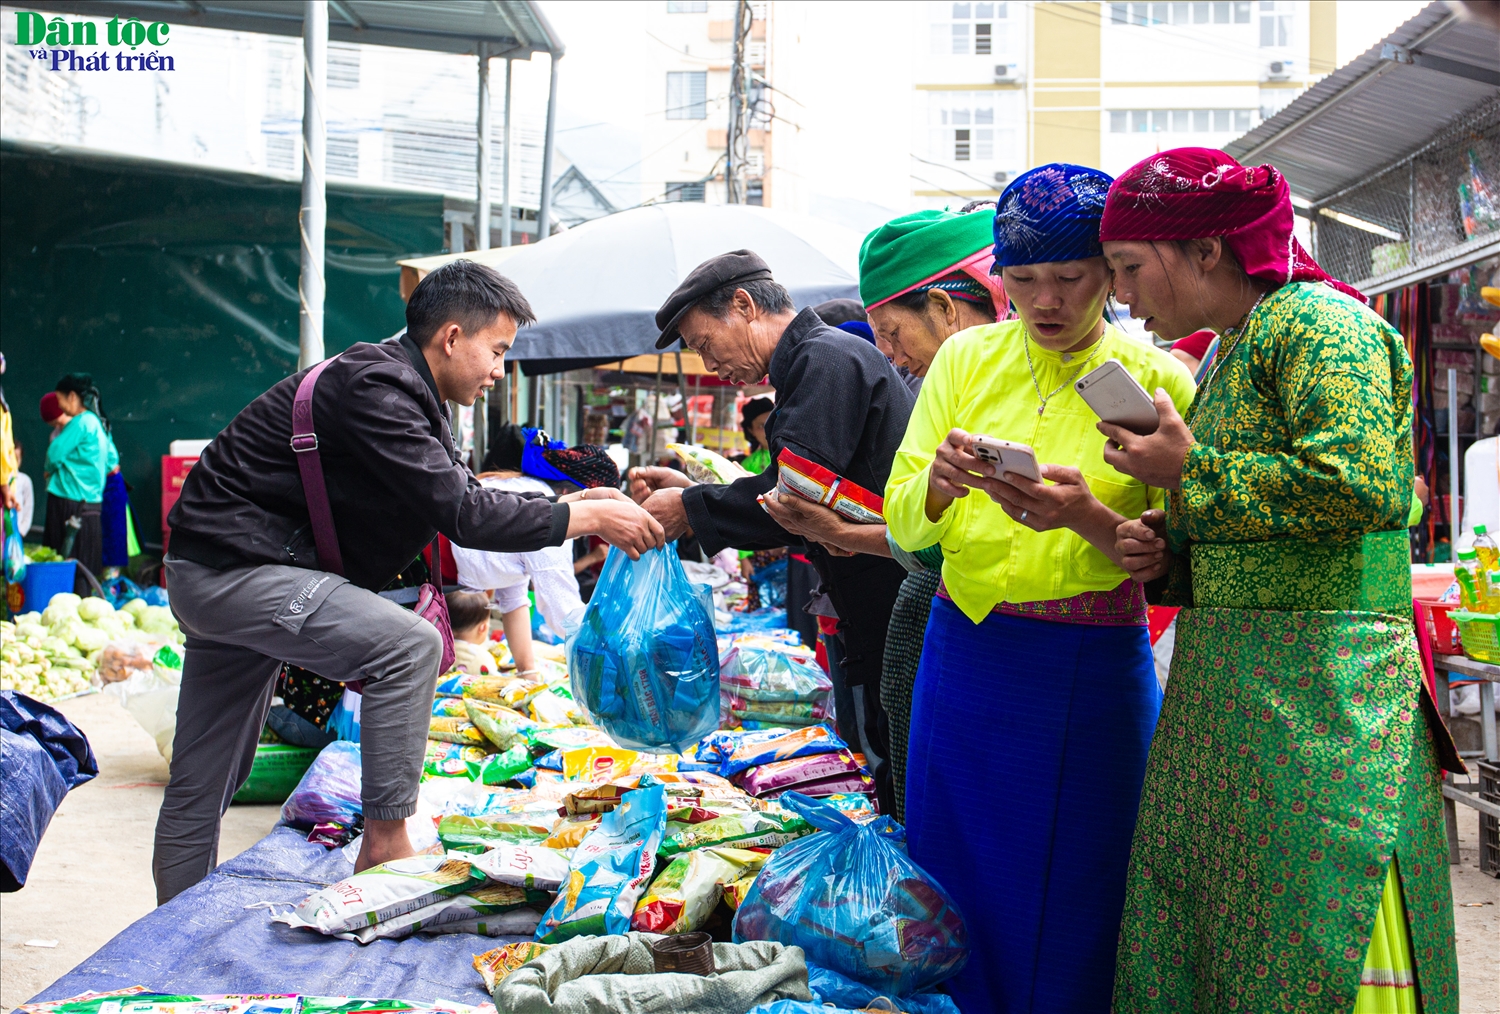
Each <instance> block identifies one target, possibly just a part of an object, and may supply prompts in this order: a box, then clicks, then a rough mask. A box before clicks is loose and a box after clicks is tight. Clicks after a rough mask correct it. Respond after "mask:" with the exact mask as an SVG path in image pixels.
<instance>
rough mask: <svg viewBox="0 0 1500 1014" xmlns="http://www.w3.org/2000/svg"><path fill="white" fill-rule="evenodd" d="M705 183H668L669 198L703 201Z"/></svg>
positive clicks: (671, 199)
mask: <svg viewBox="0 0 1500 1014" xmlns="http://www.w3.org/2000/svg"><path fill="white" fill-rule="evenodd" d="M704 186H705V184H704V183H702V182H701V181H700V182H697V183H668V184H667V200H669V201H696V202H697V203H699V204H702V203H703V188H704Z"/></svg>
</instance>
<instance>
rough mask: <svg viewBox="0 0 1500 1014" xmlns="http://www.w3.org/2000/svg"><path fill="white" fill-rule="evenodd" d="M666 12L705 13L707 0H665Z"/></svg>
mask: <svg viewBox="0 0 1500 1014" xmlns="http://www.w3.org/2000/svg"><path fill="white" fill-rule="evenodd" d="M667 13H668V14H707V13H708V0H667Z"/></svg>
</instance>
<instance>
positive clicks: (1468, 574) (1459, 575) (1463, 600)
mask: <svg viewBox="0 0 1500 1014" xmlns="http://www.w3.org/2000/svg"><path fill="white" fill-rule="evenodd" d="M1453 576H1454V578H1455V579H1456V580H1457V581H1458V600H1459V604H1460V605H1462V606H1463V607H1464V608H1465V609H1467V610H1468V611H1469V612H1471V613H1487V612H1489V611H1490V609H1489V603H1490V595H1489V580H1488V577H1487V575H1486V574H1485V572H1484V571H1483V570H1481V569H1480V566H1479V554H1478V553H1476V552H1475V551H1474V550H1472V549H1464V550H1460V551H1459V554H1458V562H1457V563H1456V564H1454V565H1453Z"/></svg>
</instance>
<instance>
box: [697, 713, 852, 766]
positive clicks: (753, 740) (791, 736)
mask: <svg viewBox="0 0 1500 1014" xmlns="http://www.w3.org/2000/svg"><path fill="white" fill-rule="evenodd" d="M772 731H773V730H770V729H767V730H764V731H762V732H759V733H741V734H740V735H741V736H742V737H743V741H742V743H741V745H739V746H736V747H735V748H734V749H733V750H732V751H731V752H730V753H729V756H728V757H726V758H725V759H724V760H722V761H720V762H719V774H721V775H723V776H724V777H726V778H729V777H732V776H734V775H737V774H739V773H740V772H741V771H744V770H746V769H748V768H753V767H759V766H760V765H762V764H769V763H771V762H772V761H780V760H790V759H791V758H793V757H806V756H809V755H811V754H818V753H833V752H835V751H838V750H847V749H848V746H847V745H846V744H845V743H844V741H843V740H842V739H839V737H838V734H837V733H835V732H834V731H833V730H832V729H830V728H829V727H828V726H827V725H810V726H808V727H807V728H805V729H797V730H795V731H791V732H787V731H785V730H782V731H779V732H778V734H777V735H774V736H770V735H768V734H769V733H770V732H772ZM719 735H721V736H722V735H725V734H724V733H720V734H719ZM698 752H699V755H700V756H701V755H702V753H703V751H702V748H701V747H700V748H699V751H698Z"/></svg>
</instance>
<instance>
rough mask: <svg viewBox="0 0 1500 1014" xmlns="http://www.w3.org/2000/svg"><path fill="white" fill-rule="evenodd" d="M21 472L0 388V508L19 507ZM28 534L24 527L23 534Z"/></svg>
mask: <svg viewBox="0 0 1500 1014" xmlns="http://www.w3.org/2000/svg"><path fill="white" fill-rule="evenodd" d="M4 375H5V355H4V353H0V377H3V376H4ZM20 472H21V451H20V445H19V444H17V443H16V442H15V428H14V426H13V425H12V420H11V417H10V403H9V402H8V401H6V400H5V392H4V390H0V508H4V509H7V510H9V509H11V508H14V507H18V506H19V503H18V500H17V493H16V490H15V488H14V485H13V484H14V480H15V477H16V476H17V475H19V474H20ZM25 534H26V532H25V530H24V529H23V530H22V532H21V535H22V536H23V537H24V536H25Z"/></svg>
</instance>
